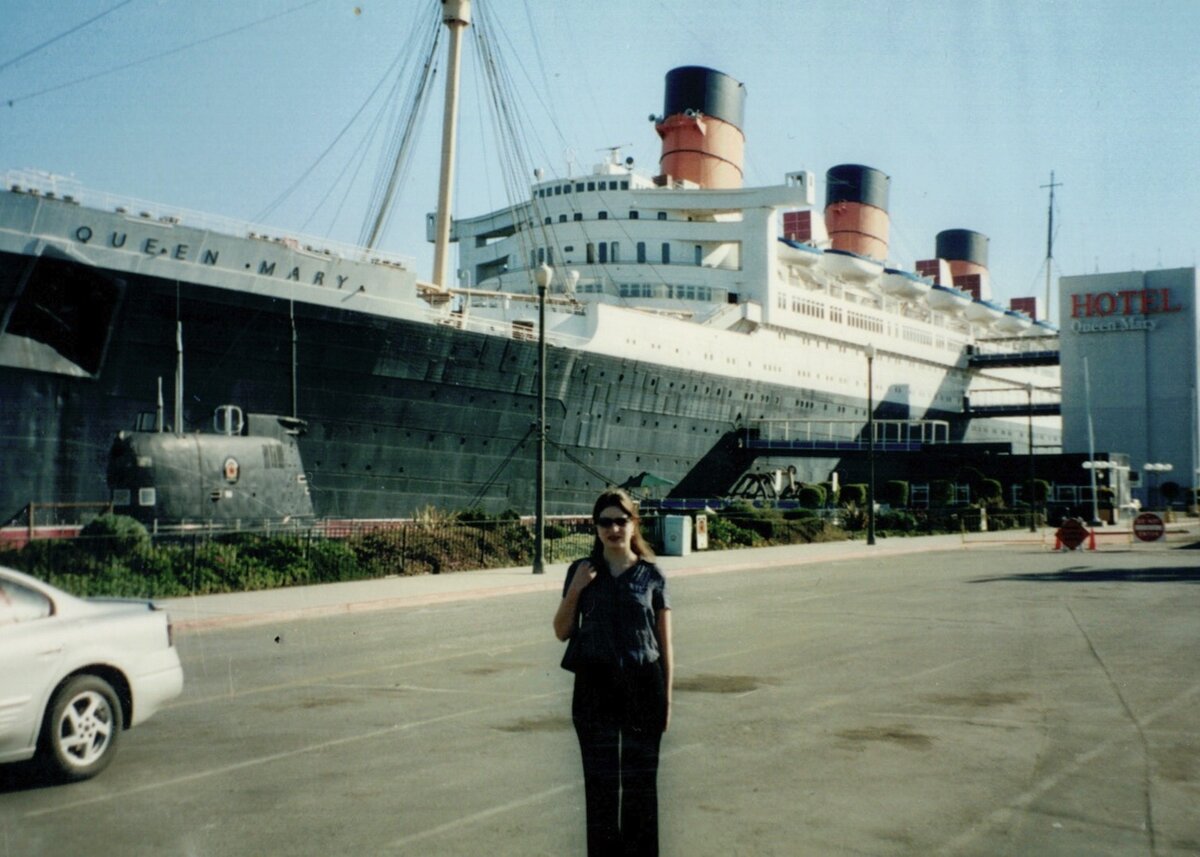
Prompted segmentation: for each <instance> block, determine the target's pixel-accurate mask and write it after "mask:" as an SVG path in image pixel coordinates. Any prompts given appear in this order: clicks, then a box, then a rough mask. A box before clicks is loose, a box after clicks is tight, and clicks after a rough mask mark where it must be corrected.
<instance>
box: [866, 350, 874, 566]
mask: <svg viewBox="0 0 1200 857" xmlns="http://www.w3.org/2000/svg"><path fill="white" fill-rule="evenodd" d="M874 364H875V346H874V345H868V346H867V544H868V545H873V544H875V387H874V380H875V378H874Z"/></svg>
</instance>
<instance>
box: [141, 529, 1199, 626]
mask: <svg viewBox="0 0 1200 857" xmlns="http://www.w3.org/2000/svg"><path fill="white" fill-rule="evenodd" d="M1094 532H1095V534H1096V538H1095V547H1094V548H1091V547H1089V545H1088V544H1087V543H1085V544H1084V545H1083V546H1081V547H1080V548H1078V549H1077V551H1079V552H1082V553H1086V552H1087V551H1088V550H1091V549H1095V550H1099V551H1109V550H1129V549H1131V548H1135V547H1136V548H1137V549H1147V550H1153V549H1155V548H1158V549H1161V548H1163V547H1171V546H1179V545H1180V544H1182V543H1187V542H1189V541H1195V540H1197V539H1200V520H1197V519H1195V518H1182V517H1179V518H1177V519H1176V521H1175V522H1172V523H1170V524H1168V526H1167V532H1166V535H1165V536H1164V538H1163V539H1161V540H1160V541H1158V542H1154V543H1149V544H1146V543H1142V542H1139V541H1137V540H1135V539H1134V538H1133V535H1132V533H1131V531H1130V528H1129V526H1128V525H1125V526H1123V527H1122V526H1120V525H1118V526H1109V527H1097V528H1096V529H1095V530H1094ZM1018 546H1022V547H1024V548H1026V549H1028V548H1032V547H1038V548H1041V549H1044V550H1047V551H1053V550H1056V549H1059V548H1057V547H1056V539H1055V530H1054V529H1052V528H1048V527H1046V528H1041V529H1039V530H1038V531H1037V532H1035V533H1031V532H1029V531H1028V530H1027V529H1014V530H1004V531H999V532H991V533H988V532H971V533H954V534H948V535H935V536H910V537H900V536H889V537H878V538H876V541H875V544H874V545H868V544H867V543H866V541H865V538H864V537H863V536H862V535H861V534H860V535H859V536H858V537H857V538H854V539H850V540H845V541H832V542H816V543H812V544H798V545H779V546H772V547H761V548H740V549H730V550H703V551H692V552H691V553H689V554H686V555H684V556H660V557H658V564H659V566H660V568H662V569H663V571H664V572H665V573H666V574H667V575H668V577H675V578H678V577H687V576H690V575H698V574H720V573H725V572H735V571H753V570H755V569H769V568H780V567H788V566H805V565H812V564H819V563H829V562H839V561H844V560H857V559H865V558H870V557H878V558H880V559H881V560H882V559H884V558H886V557H891V556H900V555H905V554H914V553H942V552H947V551H979V550H996V549H1000V550H1003V549H1006V548H1009V549H1011V548H1015V547H1018ZM568 565H569V562H555V563H548V564H546V565H545V571H544V573H542V574H533V572H532V568H531V567H530V566H521V567H515V568H489V569H479V570H476V571H456V572H448V573H444V574H423V575H412V576H409V575H395V576H389V577H382V578H374V579H370V580H355V581H346V582H341V583H325V584H317V585H311V586H291V587H284V588H279V589H266V590H258V591H253V592H235V593H221V594H215V595H192V596H184V597H181V598H167V599H159V600H158V601H157V603H158V604H159V605H160V606H162V607H163V608H164V609H166V610H167V611H168V612H169V613H170V614H171V617H172V621H173V623H174V626H175V629H176V630H177V631H181V632H185V633H197V632H203V631H207V630H213V629H217V628H226V627H231V626H247V625H259V624H265V623H271V622H285V621H298V620H304V619H314V618H319V617H322V616H331V615H340V614H347V613H360V612H373V611H379V610H395V609H401V608H406V607H424V606H429V605H433V604H442V603H449V602H454V601H465V600H475V599H482V598H498V597H503V596H507V595H518V594H522V593H531V592H554V591H558V590H559V589H560V588H561V587H562V584H563V579H564V576H565V574H566V570H567V566H568Z"/></svg>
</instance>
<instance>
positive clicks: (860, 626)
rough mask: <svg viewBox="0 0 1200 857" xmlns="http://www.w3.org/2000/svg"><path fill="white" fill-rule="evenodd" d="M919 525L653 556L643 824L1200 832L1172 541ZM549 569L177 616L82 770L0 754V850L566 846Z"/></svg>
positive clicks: (982, 838) (813, 835)
mask: <svg viewBox="0 0 1200 857" xmlns="http://www.w3.org/2000/svg"><path fill="white" fill-rule="evenodd" d="M911 547H914V548H915V547H918V546H917V545H912V546H911ZM928 547H929V548H930V549H929V550H908V551H904V552H899V551H897V552H893V553H882V552H881V553H879V554H877V555H874V556H871V555H868V556H863V555H862V552H861V551H859V552H854V551H849V550H844V551H842V553H841V554H838V553H836V552H831V553H829V554H828V555H824V556H823V557H822V558H821V560H820V561H819V562H803V563H800V562H795V563H789V562H788V561H787V557H786V556H785V555H781V554H775V555H772V559H771V562H770V563H768V562H762V563H756V562H755V555H756V554H757V555H758V556H759V557H760V558H761V557H765V556H767V555H766V554H760V553H758V552H742V556H741V558H740V560H741V561H740V562H739V563H737V564H735V565H730V566H728V567H725V568H710V569H705V570H706V571H709V572H711V573H700V571H699V570H696V569H693V570H692V572H694V573H685V572H683V571H681V572H680V573H679V574H678V576H677V577H675V578H674V579H673V580H672V583H671V586H672V594H673V600H674V609H675V628H676V632H675V633H676V646H677V650H678V681H677V689H676V711H675V717H674V720H673V725H672V729H671V731H670V732H669V733H668V735H667V736H666V739H665V741H664V759H663V765H662V772H661V775H660V794H661V807H662V845H663V849H662V850H663V853H664V854H665V855H739V854H745V855H810V854H811V855H830V854H851V855H864V854H866V855H890V854H914V855H915V854H921V855H927V854H955V855H996V854H1013V855H1028V854H1039V855H1075V854H1087V855H1105V854H1112V855H1128V854H1147V855H1173V854H1198V853H1200V737H1198V736H1200V714H1198V713H1197V712H1198V710H1200V708H1198V704H1200V659H1197V658H1196V651H1197V644H1198V643H1200V621H1198V620H1197V616H1200V586H1198V585H1197V584H1200V551H1197V550H1194V549H1192V548H1191V547H1189V546H1188V544H1187V543H1186V542H1180V541H1176V542H1175V543H1174V544H1170V545H1156V546H1149V547H1141V546H1136V547H1131V546H1124V547H1122V546H1115V547H1113V548H1110V549H1107V550H1101V551H1096V552H1075V553H1069V554H1068V553H1057V552H1051V551H1048V550H1046V549H1045V547H1044V546H1039V545H1033V544H1022V543H1020V542H1013V543H1011V544H1001V543H997V544H992V545H979V546H976V547H975V548H974V549H971V550H963V549H945V547H946V544H945V543H943V542H937V543H929V544H928ZM934 548H937V550H933V549H934ZM772 563H777V564H772ZM558 579H560V578H555V576H554V575H552V574H551V575H547V579H546V580H545V581H542V582H539V585H538V586H537V587H535V588H533V589H530V590H528V591H522V590H518V589H514V588H512V587H509V588H508V589H507V590H506V591H504V592H500V593H496V594H494V597H463V598H460V599H454V598H441V599H439V598H424V599H418V600H415V601H412V602H411V603H408V604H406V605H405V604H400V603H399V602H398V601H397V602H395V603H393V604H391V605H390V606H389V605H385V607H384V608H383V609H375V610H354V611H321V612H318V613H314V614H313V618H300V616H299V614H297V613H295V612H292V613H285V612H279V613H277V614H275V617H274V618H271V617H268V618H267V619H265V620H264V621H260V622H231V623H229V624H227V625H224V626H221V625H219V624H216V623H208V624H204V623H199V622H198V623H197V624H196V625H195V628H196V630H193V631H190V632H186V633H183V634H182V635H181V636H180V641H179V646H180V651H181V655H182V657H183V659H184V666H185V671H186V675H187V684H186V687H185V692H184V696H183V697H182V698H181V699H180V700H179V701H178V703H176V704H175V705H173V706H172V707H170V708H168V709H167V710H165V711H163V712H162V713H161V714H160V715H159V716H158V717H157V718H156V719H154V720H151V721H150V722H148V723H146V724H144V725H143V726H141V727H139V728H138V729H135V730H133V731H132V732H129V733H127V734H126V735H125V742H124V745H123V746H122V747H121V749H120V752H119V755H118V757H117V759H116V761H115V762H114V764H113V766H112V767H111V768H110V769H109V770H108V771H106V772H105V773H104V774H103V775H102V776H101V777H99V778H98V779H96V780H94V781H91V782H87V783H82V784H78V785H74V786H69V787H68V786H48V785H46V784H43V783H39V782H37V781H31V780H30V779H28V777H26V776H25V775H24V774H23V772H22V771H20V770H16V771H14V770H12V769H11V768H10V769H4V770H0V855H3V857H9V855H21V857H28V855H61V854H71V853H83V852H85V851H92V850H95V849H96V848H97V847H99V848H104V849H105V850H107V851H111V852H113V853H120V854H129V855H135V854H146V855H151V854H153V855H159V854H197V855H245V854H274V853H288V854H291V855H307V854H312V855H317V854H322V855H324V854H331V853H361V854H412V855H431V854H435V855H451V857H452V856H453V855H473V856H474V855H485V854H486V855H509V854H512V855H517V854H520V855H541V854H544V855H569V854H582V853H583V812H582V791H581V785H580V774H579V766H578V750H577V746H576V744H575V739H574V735H573V732H572V731H571V727H570V721H569V710H568V709H569V695H570V676H569V675H568V674H566V673H564V672H562V671H561V670H559V669H558V668H557V662H558V658H559V657H560V655H561V651H562V650H561V646H560V644H558V643H557V642H556V641H555V640H554V639H553V635H552V633H551V631H550V617H551V615H552V613H553V609H554V606H555V603H556V599H557V595H556V593H555V592H554V588H555V587H556V585H557V582H558ZM201 628H206V630H203V631H201V630H200V629H201Z"/></svg>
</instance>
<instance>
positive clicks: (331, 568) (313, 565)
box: [308, 539, 363, 582]
mask: <svg viewBox="0 0 1200 857" xmlns="http://www.w3.org/2000/svg"><path fill="white" fill-rule="evenodd" d="M308 565H309V569H310V574H311V576H312V579H313V581H314V582H317V581H319V582H335V581H339V580H357V579H359V578H361V577H362V576H363V573H362V571H361V569H360V568H359V565H358V555H357V554H356V553H355V552H354V549H353V548H351V547H350V545H348V544H346V542H344V541H342V540H340V539H319V540H317V541H314V542H311V543H309V545H308Z"/></svg>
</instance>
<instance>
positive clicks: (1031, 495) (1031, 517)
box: [1025, 384, 1037, 533]
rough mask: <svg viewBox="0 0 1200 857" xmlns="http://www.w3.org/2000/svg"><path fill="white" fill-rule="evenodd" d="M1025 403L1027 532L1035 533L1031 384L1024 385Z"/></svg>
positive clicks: (1035, 499)
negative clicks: (1027, 442) (1027, 420)
mask: <svg viewBox="0 0 1200 857" xmlns="http://www.w3.org/2000/svg"><path fill="white" fill-rule="evenodd" d="M1025 403H1026V411H1027V414H1028V417H1029V428H1028V435H1029V483H1028V484H1029V496H1028V497H1027V498H1026V501H1027V502H1028V503H1029V532H1031V533H1036V532H1037V513H1036V512H1035V511H1034V503H1035V502H1036V501H1037V488H1036V487H1035V486H1034V484H1033V384H1026V385H1025Z"/></svg>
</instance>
